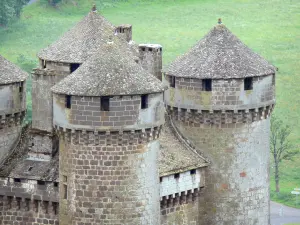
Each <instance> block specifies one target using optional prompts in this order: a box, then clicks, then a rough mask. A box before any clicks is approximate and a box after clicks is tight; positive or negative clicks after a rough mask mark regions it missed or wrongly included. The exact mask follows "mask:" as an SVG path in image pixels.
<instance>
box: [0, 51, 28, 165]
mask: <svg viewBox="0 0 300 225" xmlns="http://www.w3.org/2000/svg"><path fill="white" fill-rule="evenodd" d="M26 78H27V74H26V73H25V72H23V71H22V70H21V69H19V68H18V67H17V66H15V65H14V64H13V63H11V62H9V61H8V60H6V59H5V58H3V57H2V56H1V55H0V121H1V122H0V163H2V161H3V160H4V159H5V158H6V156H8V154H9V153H10V152H11V151H12V150H13V149H14V147H15V146H16V145H17V144H18V140H19V137H20V134H21V124H22V121H23V118H24V116H25V113H26Z"/></svg>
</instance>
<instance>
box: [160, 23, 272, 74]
mask: <svg viewBox="0 0 300 225" xmlns="http://www.w3.org/2000/svg"><path fill="white" fill-rule="evenodd" d="M163 72H165V73H166V74H168V75H173V76H177V77H190V78H199V79H204V78H212V79H227V78H244V77H254V76H262V75H267V74H272V73H275V67H274V66H273V65H271V64H270V63H269V62H268V61H266V60H265V59H264V58H262V57H261V56H259V55H258V54H256V53H254V52H253V51H252V50H251V49H250V48H248V47H247V46H246V45H245V44H243V43H242V42H241V41H240V40H239V39H238V38H237V37H236V36H235V35H234V34H232V33H231V31H230V30H229V29H227V27H226V26H225V25H223V24H218V25H216V26H215V27H214V28H213V29H212V30H210V32H209V33H208V34H207V35H206V36H205V37H204V38H202V39H201V40H200V41H199V42H198V43H197V44H196V45H195V46H194V47H192V48H191V49H190V50H189V51H188V52H187V53H185V54H184V55H181V56H180V57H178V58H177V59H176V60H175V61H174V62H172V63H171V64H170V65H169V66H168V67H167V68H166V69H164V70H163Z"/></svg>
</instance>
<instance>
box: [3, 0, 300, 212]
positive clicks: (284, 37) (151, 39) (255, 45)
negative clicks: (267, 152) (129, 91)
mask: <svg viewBox="0 0 300 225" xmlns="http://www.w3.org/2000/svg"><path fill="white" fill-rule="evenodd" d="M68 2H69V3H68V4H65V5H60V6H59V7H58V8H57V9H54V8H49V7H45V6H44V5H41V4H39V3H37V4H33V5H30V6H27V7H25V9H24V12H23V14H22V18H21V20H20V21H16V22H15V23H12V24H10V25H9V26H8V27H7V28H2V29H0V54H2V55H3V56H5V57H7V58H8V59H10V60H11V61H13V62H14V63H16V64H18V65H19V66H21V67H22V68H23V69H25V70H27V71H28V72H29V71H30V70H31V68H32V67H34V66H35V65H36V63H37V58H36V54H37V52H38V51H39V50H40V49H41V48H44V47H46V46H47V45H48V44H50V43H52V42H53V41H55V40H56V39H57V38H58V36H60V35H61V34H62V33H63V32H65V31H66V30H68V29H69V28H70V27H71V26H73V25H74V24H75V23H76V22H78V21H79V20H80V18H82V17H83V16H84V15H85V14H87V12H88V11H89V10H90V8H91V6H92V4H93V3H94V2H96V3H97V5H98V8H99V11H100V12H101V13H102V14H103V15H104V16H105V17H106V18H107V19H108V20H110V21H111V22H112V23H114V24H116V25H117V24H122V23H130V24H132V25H133V39H134V40H135V41H136V42H137V43H142V42H148V43H159V44H162V45H163V49H164V51H163V60H164V61H163V63H164V65H167V64H168V63H169V62H171V61H172V60H174V59H175V57H176V56H178V55H180V54H182V53H184V52H185V51H187V50H188V49H189V48H190V47H191V46H192V45H193V44H195V42H196V41H198V40H199V39H200V38H201V37H203V35H205V34H206V33H207V32H208V31H209V30H210V29H211V28H212V27H213V26H214V25H215V24H216V23H217V19H218V18H219V17H221V18H222V19H223V22H224V24H225V25H226V26H227V27H228V28H229V29H230V30H231V31H232V32H233V33H235V34H236V35H237V36H238V37H239V38H240V39H241V40H242V41H243V42H244V43H245V44H247V45H248V46H249V47H250V48H252V49H253V50H254V51H255V52H257V53H259V54H260V55H262V56H263V57H265V58H266V59H268V60H269V61H270V62H271V63H273V64H274V65H275V66H277V67H278V68H279V72H278V73H277V78H276V88H277V96H276V98H277V105H276V109H275V112H274V113H275V114H276V115H277V116H278V117H279V118H280V119H282V120H283V121H284V122H285V123H287V124H289V125H291V126H292V127H293V133H292V135H291V137H290V140H291V142H292V143H293V144H294V145H295V147H296V148H299V145H300V138H299V135H300V124H299V123H300V120H299V119H298V118H300V110H299V109H300V97H299V96H300V94H299V93H300V85H299V83H300V63H299V59H300V23H299V21H300V13H299V11H300V1H299V0H286V1H282V0H264V1H261V0H128V1H126V0H106V1H105V0H104V1H103V0H101V1H100V0H96V1H93V0H69V1H68ZM100 2H101V3H100ZM29 86H30V84H29ZM29 91H30V89H29ZM28 96H30V95H28ZM28 102H29V105H30V102H31V100H30V97H29V100H28ZM281 169H282V174H281V196H277V195H274V180H273V176H272V173H271V196H272V199H273V200H277V201H281V202H283V203H285V204H287V205H290V206H294V205H295V201H294V199H292V198H293V197H295V196H292V195H291V194H290V191H292V190H293V188H295V187H299V186H300V156H299V157H298V158H296V159H295V161H292V162H290V161H285V162H283V163H282V165H281ZM287 196H289V197H287Z"/></svg>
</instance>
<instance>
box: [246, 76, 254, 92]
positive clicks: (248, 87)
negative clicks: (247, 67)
mask: <svg viewBox="0 0 300 225" xmlns="http://www.w3.org/2000/svg"><path fill="white" fill-rule="evenodd" d="M252 89H253V78H252V77H246V78H245V79H244V90H245V91H247V90H252Z"/></svg>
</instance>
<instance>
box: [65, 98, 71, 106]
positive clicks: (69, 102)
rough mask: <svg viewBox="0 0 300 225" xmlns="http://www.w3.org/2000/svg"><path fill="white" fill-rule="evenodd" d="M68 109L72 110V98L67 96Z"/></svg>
mask: <svg viewBox="0 0 300 225" xmlns="http://www.w3.org/2000/svg"><path fill="white" fill-rule="evenodd" d="M66 108H68V109H71V96H70V95H66Z"/></svg>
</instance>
